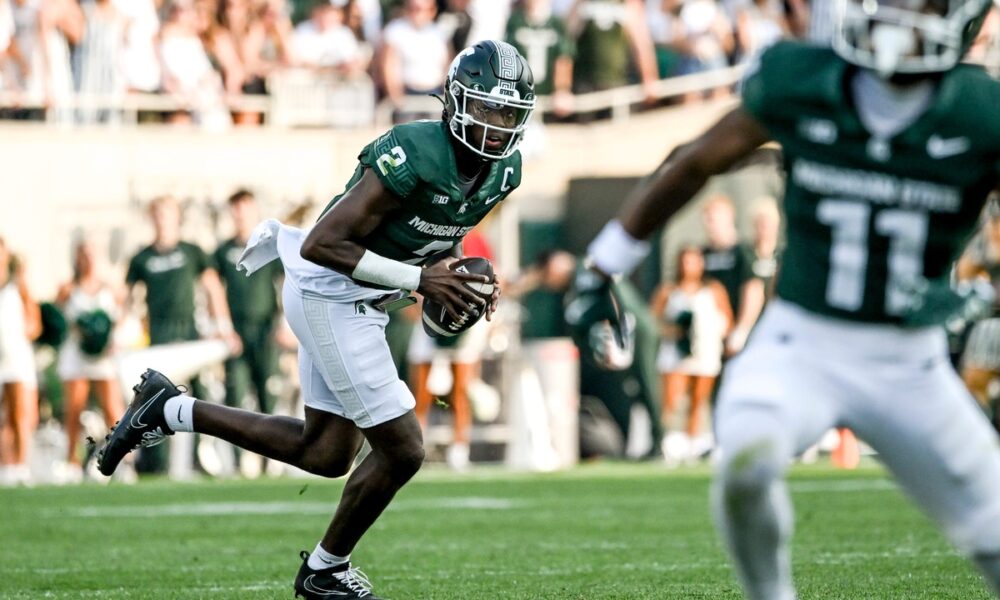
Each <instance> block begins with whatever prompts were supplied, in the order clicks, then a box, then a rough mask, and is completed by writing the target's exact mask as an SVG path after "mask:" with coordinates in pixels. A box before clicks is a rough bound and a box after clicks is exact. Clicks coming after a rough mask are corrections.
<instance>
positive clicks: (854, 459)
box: [830, 429, 861, 469]
mask: <svg viewBox="0 0 1000 600" xmlns="http://www.w3.org/2000/svg"><path fill="white" fill-rule="evenodd" d="M837 433H839V434H840V443H839V444H837V447H836V448H834V449H833V452H832V453H831V454H830V461H831V462H833V466H835V467H837V468H838V469H857V468H858V465H859V464H860V463H861V451H860V450H859V449H858V438H856V437H854V433H853V432H852V431H851V430H850V429H838V430H837Z"/></svg>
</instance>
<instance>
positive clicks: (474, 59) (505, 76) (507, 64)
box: [444, 40, 535, 160]
mask: <svg viewBox="0 0 1000 600" xmlns="http://www.w3.org/2000/svg"><path fill="white" fill-rule="evenodd" d="M534 109H535V83H534V79H533V78H532V76H531V69H530V68H529V67H528V63H527V61H525V60H524V57H522V56H521V55H520V54H519V53H518V52H517V50H516V49H515V48H514V47H513V46H511V45H510V44H508V43H506V42H498V41H494V40H486V41H483V42H479V43H478V44H476V45H475V46H471V47H469V48H466V49H465V50H463V51H462V52H461V53H460V54H459V55H458V56H456V57H455V60H453V61H452V63H451V67H450V68H449V69H448V79H447V80H446V81H445V111H444V118H445V121H447V123H448V129H449V130H450V131H451V134H452V135H453V136H454V137H455V139H457V140H458V141H460V142H461V143H462V144H463V145H465V146H466V147H467V148H469V149H470V150H472V151H473V152H475V153H476V154H478V155H480V156H482V157H484V158H487V159H490V160H497V159H501V158H506V157H508V156H510V155H511V154H513V153H514V151H515V150H517V146H518V144H520V143H521V138H522V137H523V136H524V129H525V126H526V125H527V123H528V118H529V117H530V116H531V112H532V111H533V110H534Z"/></svg>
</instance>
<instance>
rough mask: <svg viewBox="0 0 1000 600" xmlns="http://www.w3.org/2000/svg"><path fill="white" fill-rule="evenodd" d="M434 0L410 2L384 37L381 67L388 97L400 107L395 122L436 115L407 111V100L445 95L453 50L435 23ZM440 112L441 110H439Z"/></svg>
mask: <svg viewBox="0 0 1000 600" xmlns="http://www.w3.org/2000/svg"><path fill="white" fill-rule="evenodd" d="M436 15H437V5H436V4H435V3H434V0H406V11H405V13H404V15H403V16H402V17H400V18H398V19H395V20H393V21H392V22H391V23H389V25H388V26H386V28H385V31H384V32H383V34H382V53H381V63H382V64H381V67H382V77H383V83H384V85H385V91H386V95H387V96H388V97H389V100H390V101H391V102H392V104H393V106H395V108H396V114H395V117H394V119H395V120H396V122H405V121H409V120H413V119H416V118H424V117H430V116H433V115H434V114H435V113H434V112H433V111H432V112H420V111H416V112H414V111H410V110H406V109H404V105H405V103H406V99H407V97H422V96H426V95H428V94H441V93H442V86H443V85H444V78H445V75H446V74H447V69H448V63H449V61H450V60H451V49H449V48H448V42H447V40H445V38H444V35H443V34H442V32H441V29H440V28H439V27H438V25H437V23H435V22H434V17H435V16H436ZM435 111H436V112H437V113H440V107H437V108H435Z"/></svg>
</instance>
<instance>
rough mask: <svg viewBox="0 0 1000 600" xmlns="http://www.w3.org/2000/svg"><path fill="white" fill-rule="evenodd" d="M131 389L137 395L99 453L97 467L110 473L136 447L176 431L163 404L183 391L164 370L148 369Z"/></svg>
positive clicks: (164, 438)
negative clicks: (164, 414) (171, 426)
mask: <svg viewBox="0 0 1000 600" xmlns="http://www.w3.org/2000/svg"><path fill="white" fill-rule="evenodd" d="M132 391H133V392H135V396H134V397H133V398H132V403H131V404H129V405H128V409H126V410H125V414H124V415H122V418H121V420H119V421H118V422H117V423H115V426H114V427H112V428H111V433H110V434H108V436H107V437H106V438H105V440H107V441H106V442H105V444H104V447H103V448H101V450H100V451H99V452H98V454H97V469H98V470H99V471H100V472H101V473H102V474H104V475H108V476H110V475H111V474H112V473H114V472H115V469H116V468H117V467H118V463H120V462H121V461H122V459H123V458H125V455H126V454H128V453H129V452H131V451H133V450H135V449H136V448H148V447H150V446H155V445H157V444H159V443H160V442H163V441H164V440H166V439H167V436H168V435H173V434H174V432H173V431H172V430H171V429H170V428H169V427H167V419H166V418H165V417H164V416H163V406H164V405H165V404H166V402H167V400H169V399H170V398H173V397H174V396H178V395H180V394H181V392H182V390H181V389H179V388H178V387H177V386H176V385H174V384H173V383H172V382H171V381H170V380H169V379H167V378H166V376H165V375H163V373H160V372H159V371H154V370H153V369H146V372H145V373H143V374H142V381H140V382H139V384H138V385H136V386H135V387H134V388H132Z"/></svg>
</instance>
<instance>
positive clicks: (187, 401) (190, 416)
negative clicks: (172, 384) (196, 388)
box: [163, 394, 195, 431]
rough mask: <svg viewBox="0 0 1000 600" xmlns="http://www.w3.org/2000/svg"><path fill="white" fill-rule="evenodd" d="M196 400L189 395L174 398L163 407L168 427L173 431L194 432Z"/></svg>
mask: <svg viewBox="0 0 1000 600" xmlns="http://www.w3.org/2000/svg"><path fill="white" fill-rule="evenodd" d="M194 400H195V399H194V398H192V397H191V396H188V395H187V394H181V395H179V396H174V397H173V398H171V399H170V400H167V402H166V403H165V404H164V405H163V416H164V417H165V418H166V419H167V427H169V428H170V429H172V430H173V431H194Z"/></svg>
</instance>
